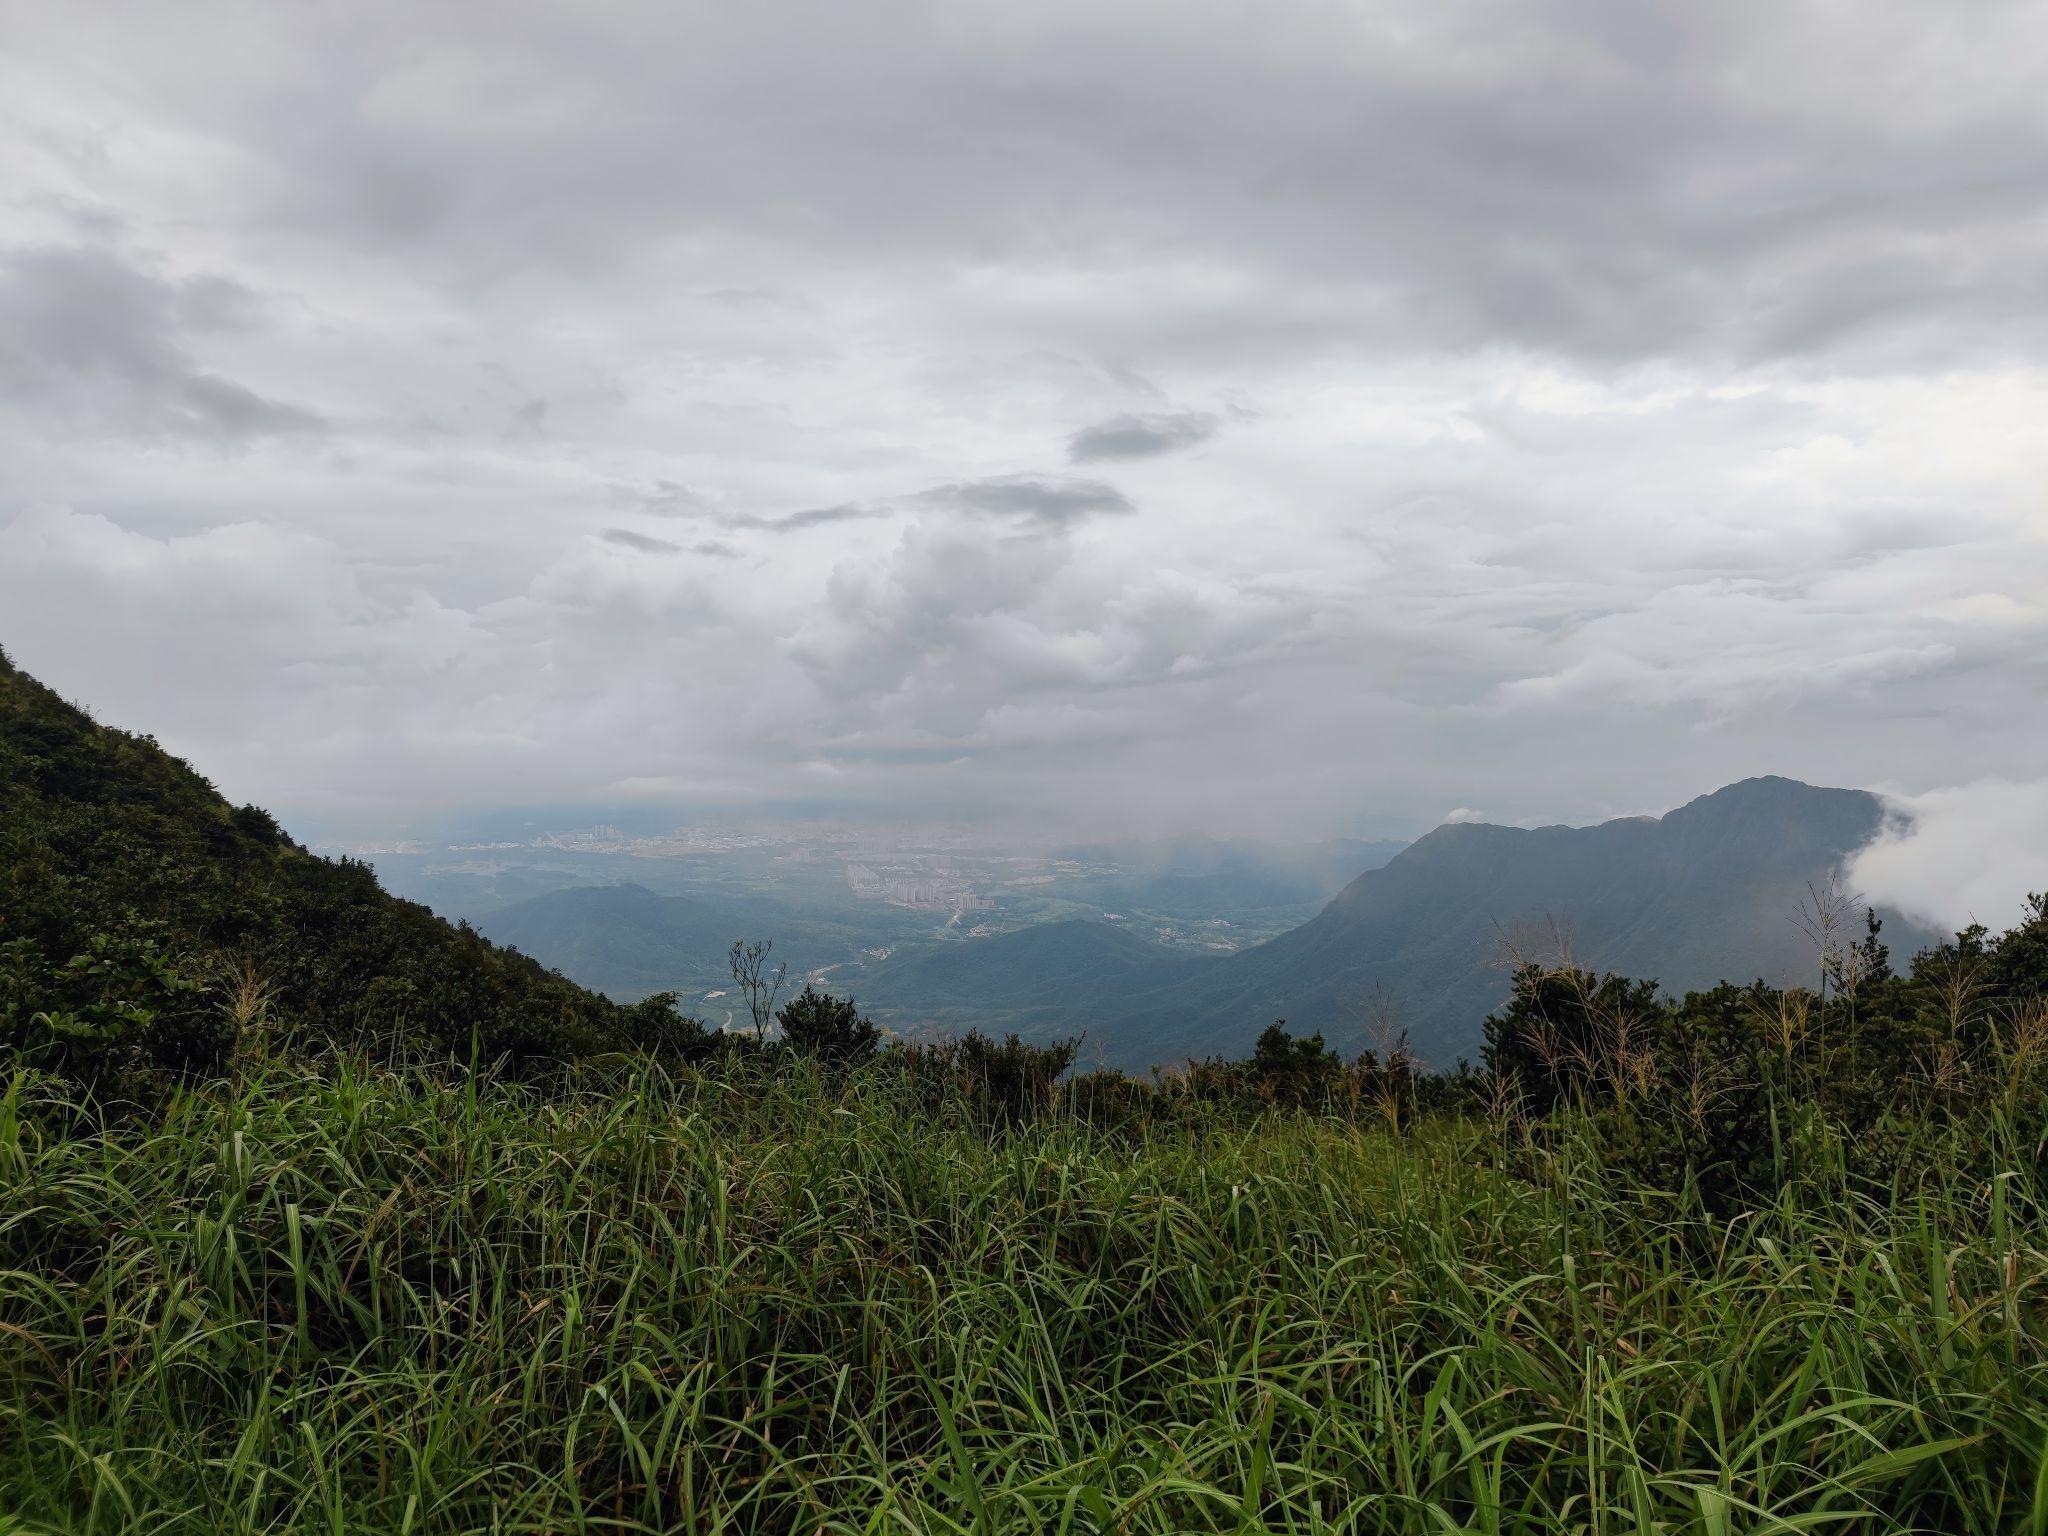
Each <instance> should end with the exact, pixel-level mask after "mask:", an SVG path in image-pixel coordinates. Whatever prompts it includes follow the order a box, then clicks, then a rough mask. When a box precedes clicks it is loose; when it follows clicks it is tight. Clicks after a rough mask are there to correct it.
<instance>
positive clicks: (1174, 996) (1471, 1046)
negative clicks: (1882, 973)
mask: <svg viewBox="0 0 2048 1536" xmlns="http://www.w3.org/2000/svg"><path fill="white" fill-rule="evenodd" d="M1884 814H1885V813H1884V808H1883V806H1882V804H1881V803H1880V802H1879V801H1878V799H1877V798H1876V797H1875V796H1874V795H1870V794H1866V793H1864V792H1863V791H1861V790H1847V789H1819V788H1815V787H1813V786H1812V785H1808V784H1802V783H1799V782H1797V781H1795V780H1792V779H1784V778H1759V779H1746V780H1744V781H1743V782H1741V783H1739V784H1731V785H1729V786H1728V787H1727V788H1725V789H1721V790H1717V791H1715V792H1714V793H1713V794H1710V795H1705V796H1702V797H1701V798H1699V799H1697V800H1694V801H1692V802H1691V803H1690V804H1688V805H1686V806H1683V807H1681V808H1680V809H1678V810H1675V811H1673V812H1671V813H1670V814H1669V815H1666V816H1663V817H1661V818H1659V817H1633V818H1629V819H1626V820H1620V821H1609V822H1604V823H1602V824H1600V825H1598V826H1591V827H1564V826H1556V827H1539V828H1535V829H1525V828H1520V827H1502V826H1490V825H1485V824H1457V825H1451V826H1444V827H1439V828H1437V830H1436V831H1434V832H1431V833H1430V834H1429V835H1428V836H1426V837H1424V838H1422V839H1421V840H1420V841H1419V842H1417V843H1415V844H1413V845H1412V846H1411V847H1409V848H1408V849H1406V850H1405V851H1404V852H1402V853H1400V854H1399V855H1398V856H1396V857H1395V858H1394V859H1393V860H1392V861H1391V862H1389V863H1387V864H1386V865H1385V866H1384V867H1382V868H1379V869H1375V870H1370V871H1368V872H1366V873H1365V874H1362V875H1360V876H1359V877H1358V878H1357V879H1356V880H1354V881H1353V882H1352V883H1351V884H1350V885H1349V886H1347V887H1346V888H1345V889H1344V890H1343V891H1342V892H1340V893H1339V894H1338V895H1337V896H1336V898H1335V899H1334V900H1332V901H1331V902H1330V904H1329V905H1328V906H1327V907H1325V908H1324V909H1323V911H1322V912H1321V913H1320V914H1319V915H1318V916H1316V917H1315V918H1313V919H1312V920H1311V921H1309V922H1307V923H1304V924H1303V925H1301V926H1300V927H1298V928H1295V929H1292V930H1290V931H1288V932H1286V933H1283V934H1281V935H1280V936H1279V937H1277V938H1275V939H1272V940H1270V941H1269V942H1267V943H1265V944H1261V945H1259V946H1257V947H1255V948H1253V949H1249V950H1245V951H1243V952H1241V953H1238V954H1235V955H1231V956H1227V957H1222V958H1219V959H1216V960H1213V961H1201V960H1184V959H1178V958H1176V957H1175V956H1173V955H1172V954H1170V953H1169V952H1168V951H1166V950H1164V949H1162V948H1160V947H1159V946H1157V945H1151V944H1148V943H1146V942H1145V941H1143V940H1141V939H1137V938H1136V937H1135V936H1134V935H1130V934H1127V933H1123V932H1121V931H1119V930H1118V929H1116V928H1115V927H1113V926H1111V925H1108V924H1103V923H1062V924H1053V925H1047V926H1046V928H1045V929H1044V930H1043V931H1038V930H1031V929H1027V930H1025V931H1023V932H1021V933H1012V934H1006V935H1002V936H999V937H996V938H990V939H985V940H982V941H980V942H978V943H974V944H967V945H959V946H954V947H952V948H949V949H947V950H944V951H941V952H939V953H937V954H931V955H925V956H919V957H915V958H909V959H905V960H903V961H901V962H900V963H891V964H889V965H885V966H883V967H882V968H881V969H880V971H879V972H878V973H877V974H876V975H875V976H874V977H872V978H871V979H870V980H869V981H868V983H867V989H868V991H867V997H868V1000H869V1001H872V1002H874V1003H876V1004H878V1005H880V1007H881V1009H882V1011H883V1013H884V1015H885V1016H887V1017H888V1018H889V1019H890V1021H891V1022H894V1023H897V1024H898V1025H899V1026H903V1025H908V1024H910V1023H912V1022H913V1021H914V1020H915V1019H916V1018H917V1017H919V1016H928V1017H929V1018H930V1019H931V1020H932V1022H934V1023H943V1024H957V1023H959V1022H960V1021H961V1020H962V1019H963V1018H965V1017H966V1016H967V1015H968V1014H970V1013H972V1012H975V1011H977V1010H978V1011H979V1012H981V1013H982V1014H983V1015H984V1016H985V1017H986V1019H987V1020H989V1021H990V1022H991V1023H995V1024H1000V1025H1004V1026H1005V1027H1011V1028H1017V1029H1019V1031H1020V1032H1025V1033H1041V1034H1042V1033H1055V1034H1056V1033H1072V1032H1076V1031H1078V1030H1082V1029H1085V1030H1086V1031H1087V1033H1088V1037H1089V1044H1088V1047H1087V1049H1086V1053H1085V1054H1086V1055H1087V1056H1088V1057H1089V1058H1090V1059H1094V1060H1100V1061H1102V1062H1104V1063H1106V1064H1108V1065H1112V1066H1120V1067H1124V1068H1135V1069H1142V1068H1145V1067H1148V1066H1152V1065H1155V1064H1162V1063H1174V1062H1179V1061H1182V1060H1185V1059H1187V1058H1189V1057H1197V1058H1199V1057H1205V1056H1209V1055H1212V1054H1220V1055H1242V1054H1243V1053H1244V1052H1245V1051H1246V1050H1247V1049H1248V1048H1249V1047H1250V1044H1251V1042H1252V1040H1253V1039H1254V1037H1256V1035H1257V1034H1258V1032H1259V1030H1260V1029H1261V1028H1263V1027H1264V1026H1265V1025H1266V1024H1268V1023H1270V1022H1272V1021H1273V1020H1274V1019H1277V1018H1284V1019H1286V1020H1287V1021H1288V1026H1289V1028H1290V1029H1293V1030H1295V1031H1296V1032H1298V1033H1299V1032H1308V1031H1320V1032H1321V1033H1322V1034H1323V1035H1324V1036H1325V1037H1326V1038H1327V1039H1328V1040H1329V1041H1330V1043H1331V1044H1333V1045H1335V1046H1337V1047H1338V1048H1339V1049H1341V1050H1343V1051H1345V1052H1347V1053H1349V1052H1352V1051H1356V1050H1358V1049H1361V1048H1363V1047H1364V1046H1365V1045H1367V1044H1368V1043H1370V1041H1371V1039H1372V1037H1373V1035H1374V1032H1375V1026H1376V1024H1377V1019H1376V1017H1375V1016H1376V1015H1377V1014H1378V1013H1380V1012H1381V1011H1382V1010H1384V1013H1385V1015H1386V1017H1387V1018H1388V1019H1390V1020H1391V1021H1392V1023H1393V1024H1394V1025H1395V1026H1397V1027H1400V1028H1405V1029H1406V1030H1407V1031H1408V1032H1409V1034H1410V1038H1411V1040H1412V1042H1413V1044H1414V1046H1415V1048H1416V1049H1417V1050H1418V1051H1420V1052H1421V1053H1422V1055H1423V1056H1424V1058H1425V1059H1426V1060H1429V1061H1430V1062H1431V1063H1432V1064H1435V1065H1442V1066H1448V1065H1450V1064H1451V1063H1452V1062H1453V1061H1454V1060H1455V1059H1456V1058H1458V1057H1459V1056H1469V1055H1474V1054H1476V1052H1477V1050H1478V1046H1479V1041H1480V1024H1481V1022H1482V1021H1483V1020H1484V1018H1485V1016H1486V1015H1487V1014H1488V1013H1489V1012H1490V1011H1491V1010H1492V1009H1493V1008H1494V1007H1495V1006H1496V1005H1497V1004H1499V1003H1500V1002H1501V1001H1502V999H1503V998H1505V996H1506V994H1507V987H1508V976H1509V971H1510V969H1511V966H1512V960H1511V952H1512V951H1513V950H1514V949H1516V948H1520V949H1522V950H1523V951H1524V952H1525V953H1527V954H1529V955H1530V956H1532V957H1534V958H1539V959H1543V960H1546V961H1554V960H1556V959H1557V958H1559V956H1558V948H1559V941H1560V939H1562V941H1563V942H1564V943H1565V944H1566V945H1568V948H1569V952H1570V954H1571V956H1572V958H1573V959H1574V960H1575V961H1576V962H1577V963H1579V964H1581V965H1584V966H1591V967H1596V968H1598V969H1601V970H1614V971H1621V972H1624V973H1627V974H1629V975H1633V976H1638V977H1654V978H1656V979H1657V980H1659V981H1660V982H1662V983H1663V985H1664V987H1665V988H1666V989H1667V990H1669V991H1672V992H1683V991H1687V990H1690V989H1695V988H1701V987H1706V986H1710V985H1712V984H1713V983H1714V982H1716V981H1719V980H1723V979H1730V980H1739V981H1748V980H1751V979H1754V978H1757V977H1761V978H1763V979H1764V980H1767V981H1771V982H1776V983H1785V982H1789V981H1796V980H1803V979H1805V978H1807V977H1809V976H1811V975H1813V974H1814V972H1815V969H1816V967H1815V958H1814V953H1813V946H1812V944H1811V942H1810V941H1809V940H1808V939H1807V937H1806V936H1805V935H1804V934H1803V933H1802V932H1801V931H1800V930H1799V928H1798V926H1797V924H1796V922H1795V915H1796V913H1797V910H1798V908H1799V905H1800V903H1801V901H1802V900H1803V899H1804V898H1805V897H1806V895H1807V885H1808V883H1809V882H1819V881H1822V880H1825V879H1826V878H1827V876H1828V875H1829V874H1830V873H1831V872H1832V871H1834V870H1835V869H1837V868H1838V867H1839V866H1840V865H1841V863H1842V861H1843V860H1844V859H1846V858H1847V857H1848V856H1849V855H1850V854H1851V853H1853V852H1855V851H1856V850H1857V849H1858V848H1860V847H1862V846H1863V845H1864V844H1865V843H1867V842H1868V841H1869V840H1870V839H1871V837H1872V836H1874V835H1875V834H1876V832H1877V831H1878V829H1879V827H1880V826H1881V825H1882V823H1883V820H1884ZM1881 915H1884V916H1885V922H1886V927H1885V932H1886V937H1887V939H1888V941H1889V942H1890V943H1891V944H1892V946H1893V949H1894V952H1895V953H1897V954H1899V955H1900V956H1901V957H1902V958H1903V957H1904V956H1905V955H1908V954H1910V953H1912V952H1913V951H1914V950H1915V949H1917V948H1919V947H1921V946H1923V945H1924V944H1926V943H1929V942H1931V941H1932V939H1933V937H1934V936H1933V935H1931V934H1929V933H1926V932H1924V931H1923V930H1920V929H1918V928H1915V927H1914V926H1912V925H1911V924H1910V923H1909V922H1908V921H1907V920H1906V919H1904V918H1902V917H1900V916H1899V915H1897V914H1895V913H1894V914H1881ZM985 1027H986V1026H985Z"/></svg>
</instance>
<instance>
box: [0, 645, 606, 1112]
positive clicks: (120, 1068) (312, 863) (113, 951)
mask: <svg viewBox="0 0 2048 1536" xmlns="http://www.w3.org/2000/svg"><path fill="white" fill-rule="evenodd" d="M0 1002H4V1005H5V1007H4V1017H5V1019H6V1020H7V1021H8V1022H7V1027H8V1029H9V1030H11V1031H12V1032H13V1034H14V1036H16V1037H17V1038H20V1037H25V1036H26V1035H28V1034H29V1033H36V1034H38V1035H40V1036H42V1037H44V1039H45V1043H46V1045H47V1046H48V1048H49V1049H51V1050H53V1051H56V1052H59V1053H70V1054H75V1055H78V1056H80V1057H82V1058H91V1059H92V1060H95V1061H97V1062H99V1063H100V1064H101V1065H102V1066H103V1067H104V1068H105V1069H106V1070H107V1071H109V1072H114V1073H119V1072H127V1071H148V1070H156V1069H171V1070H174V1069H181V1068H185V1067H192V1066H203V1065H205V1064H207V1063H209V1062H212V1061H215V1060H218V1059H219V1058H220V1057H221V1056H222V1054H223V1053H224V1052H225V1051H227V1050H228V1049H229V1048H230V1047H231V1046H232V1044H233V1043H234V1036H235V1035H236V1034H237V1033H238V1032H243V1031H263V1030H268V1029H271V1028H277V1029H288V1030H290V1031H291V1032H292V1033H294V1034H295V1035H302V1036H305V1037H309V1038H312V1039H320V1040H326V1041H333V1042H340V1043H357V1042H360V1043H374V1044H376V1045H378V1046H380V1047H387V1048H388V1047H392V1046H403V1047H404V1048H406V1049H408V1050H429V1051H452V1052H455V1053H458V1054H460V1055H463V1056H467V1055H468V1054H469V1053H470V1052H471V1050H472V1049H478V1050H481V1051H482V1052H483V1053H484V1054H485V1055H487V1056H498V1055H505V1056H510V1057H514V1058H527V1057H537V1056H538V1057H548V1056H563V1055H573V1054H576V1053H578V1052H581V1051H587V1050H591V1049H596V1048H599V1047H601V1046H603V1045H606V1044H607V1043H616V1042H617V1041H619V1040H621V1039H623V1038H625V1037H626V1036H627V1035H629V1034H630V1033H631V1030H632V1027H633V1018H634V1015H632V1014H631V1013H630V1012H628V1011H625V1010H621V1009H618V1008H616V1007H614V1006H613V1005H612V1004H611V1003H609V1002H607V1001H606V1000H605V999H604V998H602V997H599V996H597V995H596V994H594V993H591V992H588V991H586V990H585V989H583V988H582V987H579V986H576V985H574V984H573V983H571V982H569V981H567V980H565V979H564V978H562V977H561V976H559V975H556V974H554V973H552V972H550V971H548V970H546V969H545V968H544V967H542V966H541V965H539V964H538V963H536V962H535V961H533V960H530V959H527V958H525V957H524V956H522V955H519V954H517V953H516V952H514V951H511V950H507V949H502V948H499V947H497V946H496V945H493V944H491V943H490V942H489V941H488V940H486V939H484V938H483V937H482V936H481V935H479V934H477V933H475V932H473V931H471V930H470V929H468V928H467V927H460V928H458V927H453V926H451V925H449V924H448V923H445V922H443V921H442V920H441V919H440V918H438V917H436V916H434V914H433V913H431V912H429V911H428V910H427V909H426V908H425V907H421V906H417V905H415V904H413V903H411V902H405V901H399V900H397V899H396V898H394V897H392V896H389V895H387V894H386V893H385V892H384V891H382V890H381V889H379V887H378V885H377V881H376V878H375V877H374V876H373V875H372V874H371V872H370V870H369V869H368V867H367V866H365V865H363V864H359V863H355V862H353V861H350V860H347V859H340V860H334V859H325V858H320V857H317V856H315V855H313V854H310V853H308V852H307V851H306V850H305V849H303V848H302V847H300V846H299V845H298V844H297V843H295V842H294V841H293V840H292V839H291V838H290V837H289V836H287V835H286V834H285V833H284V832H283V831H282V830H281V829H280V828H279V827H278V825H277V823H276V822H275V821H274V820H272V819H271V817H270V816H269V815H268V814H267V813H265V812H264V811H262V810H260V809H258V808H257V807H255V806H240V807H237V806H233V805H230V804H229V803H228V802H227V801H226V800H225V799H223V798H222V797H221V796H220V794H219V793H218V792H216V791H215V789H214V787H213V786H212V785H211V784H210V783H208V782H207V780H206V779H204V778H203V777H201V776H200V775H199V774H198V773H196V772H194V771H193V770H192V769H191V768H190V767H189V766H187V765H186V764H185V763H183V762H181V761H180V760H179V759H177V758H175V757H173V756H172V755H171V754H170V753H168V752H166V751H164V750H163V749H162V748H161V747H159V746H158V745H157V744H156V742H155V741H153V740H151V739H150V738H148V737H146V736H136V735H132V734H130V733H128V732H126V731H122V730H118V729H115V728H113V727H111V726H106V725H101V724H99V723H97V722H96V721H94V720H93V719H92V718H91V717H90V716H89V715H87V714H86V713H85V712H84V711H83V710H81V709H79V708H78V707H76V706H75V705H72V704H69V703H67V702H66V701H65V700H63V699H62V698H60V697H58V695H57V694H56V693H54V692H53V691H51V690H50V689H48V688H46V687H44V686H43V685H42V684H40V683H38V682H36V681H35V680H34V679H33V678H31V677H29V676H28V675H27V674H26V673H24V672H22V671H21V670H20V669H19V668H17V667H15V666H14V665H13V664H12V663H11V662H9V661H8V660H7V659H6V657H5V655H4V653H0ZM38 1020H40V1022H35V1021H38Z"/></svg>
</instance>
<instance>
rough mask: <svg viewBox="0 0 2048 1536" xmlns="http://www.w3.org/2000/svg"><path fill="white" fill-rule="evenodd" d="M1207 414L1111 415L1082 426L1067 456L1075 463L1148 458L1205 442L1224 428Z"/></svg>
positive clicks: (1069, 442) (1187, 412)
mask: <svg viewBox="0 0 2048 1536" xmlns="http://www.w3.org/2000/svg"><path fill="white" fill-rule="evenodd" d="M1222 425H1223V424H1222V423H1221V422H1220V421H1218V420H1217V419H1216V418H1215V417H1214V416H1212V415H1210V414H1209V413H1208V412H1207V411H1180V412H1176V413H1174V414H1172V415H1167V416H1129V415H1125V416H1112V417H1110V418H1109V420H1107V421H1098V422H1097V423H1096V424H1095V425H1094V426H1092V427H1083V428H1082V429H1081V430H1080V431H1079V432H1076V433H1075V434H1074V435H1073V436H1072V437H1071V438H1069V439H1068V440H1067V457H1068V458H1069V459H1070V460H1072V461H1073V462H1074V463H1076V464H1087V463H1091V462H1093V461H1095V460H1098V459H1149V458H1151V457H1153V456H1154V455H1156V454H1161V453H1172V452H1173V451H1174V450H1175V449H1178V448H1193V447H1194V446H1196V445H1197V444H1198V443H1206V442H1207V441H1208V440H1209V439H1210V438H1212V437H1214V436H1215V435H1216V434H1217V432H1218V431H1219V430H1221V428H1222Z"/></svg>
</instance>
